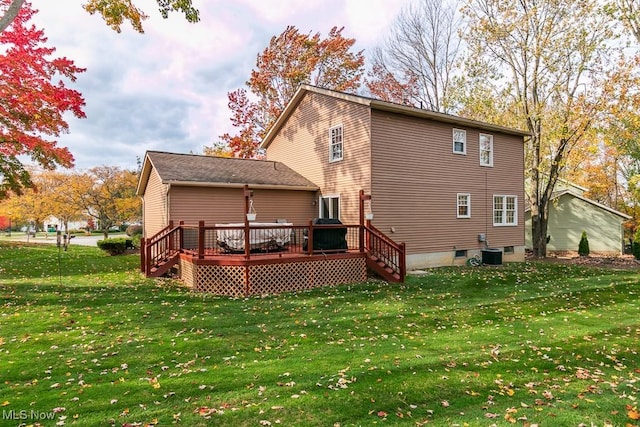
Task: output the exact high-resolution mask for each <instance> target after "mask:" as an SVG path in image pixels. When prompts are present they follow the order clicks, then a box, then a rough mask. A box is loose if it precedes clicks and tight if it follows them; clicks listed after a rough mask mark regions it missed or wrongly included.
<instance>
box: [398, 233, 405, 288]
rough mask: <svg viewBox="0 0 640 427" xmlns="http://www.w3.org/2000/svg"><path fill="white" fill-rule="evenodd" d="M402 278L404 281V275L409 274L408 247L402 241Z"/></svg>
mask: <svg viewBox="0 0 640 427" xmlns="http://www.w3.org/2000/svg"><path fill="white" fill-rule="evenodd" d="M400 250H401V252H400V255H399V257H400V280H401V281H403V282H404V277H405V276H406V274H407V247H406V245H405V244H404V242H400Z"/></svg>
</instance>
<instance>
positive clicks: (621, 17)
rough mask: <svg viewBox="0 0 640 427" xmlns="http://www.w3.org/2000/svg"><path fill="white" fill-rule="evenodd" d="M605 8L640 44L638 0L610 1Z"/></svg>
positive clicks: (639, 3) (639, 2) (639, 6)
mask: <svg viewBox="0 0 640 427" xmlns="http://www.w3.org/2000/svg"><path fill="white" fill-rule="evenodd" d="M605 8H606V9H605V10H607V11H608V12H609V13H610V14H611V16H613V17H614V18H615V19H617V20H618V21H620V22H621V23H622V24H623V25H624V26H625V28H626V29H627V30H628V31H629V32H630V33H631V35H632V36H633V37H634V38H635V39H636V41H638V42H640V0H610V1H608V2H607V3H605Z"/></svg>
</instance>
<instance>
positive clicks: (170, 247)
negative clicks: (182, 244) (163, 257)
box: [167, 219, 175, 252]
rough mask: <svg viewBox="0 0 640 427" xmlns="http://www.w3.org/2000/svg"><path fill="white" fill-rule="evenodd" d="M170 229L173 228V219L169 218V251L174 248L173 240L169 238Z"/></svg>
mask: <svg viewBox="0 0 640 427" xmlns="http://www.w3.org/2000/svg"><path fill="white" fill-rule="evenodd" d="M171 230H173V220H172V219H171V220H169V232H168V233H167V234H169V248H168V249H169V252H172V251H173V250H174V249H175V248H174V246H175V245H174V241H173V239H172V238H171Z"/></svg>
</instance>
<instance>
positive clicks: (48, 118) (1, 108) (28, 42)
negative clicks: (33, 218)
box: [0, 0, 85, 197]
mask: <svg viewBox="0 0 640 427" xmlns="http://www.w3.org/2000/svg"><path fill="white" fill-rule="evenodd" d="M0 4H3V5H5V6H6V5H7V4H8V0H0ZM34 13H35V12H34V10H33V9H31V6H30V4H29V3H25V4H24V6H23V7H22V8H21V9H20V11H19V13H18V14H17V16H16V18H15V19H14V20H13V21H12V24H11V25H10V26H9V27H8V28H7V30H5V31H4V32H2V33H1V34H0V43H1V44H2V45H3V52H2V54H0V197H4V196H5V195H6V194H7V192H9V191H12V192H15V193H20V192H21V191H22V189H23V188H25V187H29V186H31V178H30V175H29V172H28V170H27V169H26V168H25V167H24V165H23V164H22V159H23V156H27V157H30V158H31V160H33V161H34V162H35V163H37V164H39V165H40V166H42V167H43V168H46V169H52V168H55V167H56V166H58V165H59V166H65V167H70V166H72V165H73V157H72V155H71V153H70V152H69V150H68V149H67V148H65V147H59V146H57V142H56V141H55V138H56V137H58V136H60V134H61V133H63V132H67V131H68V129H69V126H68V124H67V122H66V121H65V117H64V116H65V114H67V113H71V114H73V115H74V116H76V117H79V118H82V117H85V114H84V112H83V111H82V107H83V106H84V100H83V98H82V96H81V94H80V93H79V92H77V91H75V90H72V89H69V88H67V87H66V85H65V83H64V82H63V81H62V79H63V78H64V79H66V80H67V81H71V82H73V81H75V79H76V74H78V73H81V72H83V71H84V69H82V68H78V67H76V66H75V65H74V63H73V61H71V60H69V59H67V58H51V55H52V54H53V53H54V51H55V49H54V48H50V47H46V46H44V44H45V43H46V41H47V39H46V37H45V36H44V32H43V31H42V30H39V29H36V28H35V27H34V26H29V25H28V22H29V20H30V19H31V17H32V16H33V14H34Z"/></svg>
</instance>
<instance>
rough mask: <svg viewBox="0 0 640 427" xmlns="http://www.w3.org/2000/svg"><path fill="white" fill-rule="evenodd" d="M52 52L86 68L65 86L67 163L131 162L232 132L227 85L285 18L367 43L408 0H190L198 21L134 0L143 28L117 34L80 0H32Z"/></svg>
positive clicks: (239, 80) (196, 148)
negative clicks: (70, 112) (71, 93)
mask: <svg viewBox="0 0 640 427" xmlns="http://www.w3.org/2000/svg"><path fill="white" fill-rule="evenodd" d="M31 2H32V5H33V8H34V9H37V10H39V13H37V14H36V15H35V16H34V19H33V21H32V22H34V23H35V24H36V26H38V27H40V28H44V30H45V35H46V36H47V37H48V38H49V42H48V45H49V46H52V47H55V48H56V49H57V50H56V56H66V57H68V58H69V59H72V60H74V61H75V63H76V65H78V66H80V67H84V68H86V69H87V71H86V72H84V73H82V74H80V75H79V78H78V80H77V82H76V83H75V84H73V85H72V86H71V87H73V88H74V89H76V90H78V91H80V92H81V93H82V94H83V96H84V98H85V101H86V104H87V105H86V107H85V112H86V114H87V118H86V119H81V120H79V119H75V118H74V117H73V116H69V118H68V121H69V125H70V133H69V134H65V135H62V136H61V137H60V139H59V144H60V145H62V146H66V147H69V149H70V150H71V152H72V153H73V155H74V157H75V159H76V169H79V170H83V169H87V168H91V167H94V166H99V165H108V166H119V167H122V168H135V166H136V159H137V158H138V157H139V158H143V156H144V153H145V151H146V150H163V151H171V152H179V153H189V152H193V153H201V152H202V148H203V147H204V146H205V145H212V143H213V142H215V141H217V140H218V136H219V135H222V134H223V133H225V132H232V131H233V128H232V127H231V125H230V122H229V117H230V112H229V109H228V107H227V92H229V91H232V90H235V89H237V88H239V87H242V86H243V85H244V82H245V81H246V80H247V79H248V78H249V75H250V72H251V70H252V69H253V68H254V66H255V60H256V56H257V54H258V53H259V52H261V51H262V50H263V49H264V48H265V47H266V46H267V44H268V43H269V40H270V38H271V37H272V36H274V35H278V34H280V33H281V32H282V31H284V29H285V28H286V26H287V25H294V26H296V27H297V28H298V29H299V30H300V32H303V33H309V32H313V33H315V32H320V33H321V35H322V36H326V34H327V33H328V31H329V30H330V29H331V27H333V26H338V27H341V26H344V27H345V30H344V31H343V35H345V36H347V37H353V38H355V39H356V40H357V42H356V45H355V50H361V49H364V50H365V56H366V55H367V52H369V51H370V50H372V49H373V47H375V46H376V45H377V44H378V43H379V42H380V41H381V39H382V37H383V36H384V34H385V33H386V31H387V29H388V27H389V26H390V25H391V24H392V22H393V20H394V18H395V16H396V15H397V13H398V12H399V11H400V10H401V8H402V7H403V6H405V5H407V4H408V3H409V2H410V0H304V1H300V0H231V1H229V0H193V3H194V5H195V6H196V7H197V8H198V9H199V10H200V14H201V21H200V22H199V23H197V24H189V23H187V22H186V20H184V18H182V17H181V16H180V15H178V14H174V15H171V16H170V17H169V19H167V20H164V19H162V18H161V16H160V14H159V13H158V11H157V3H156V2H155V0H135V3H136V4H137V5H138V6H139V7H141V8H142V9H143V10H144V11H145V12H146V13H147V15H149V16H150V17H149V19H148V20H147V21H145V24H144V26H145V34H138V33H137V32H135V31H134V30H133V29H132V28H131V27H130V26H129V25H128V24H125V27H123V31H122V33H120V34H118V33H116V32H115V31H113V30H111V29H110V28H108V27H107V26H106V25H105V24H104V22H103V21H102V19H101V18H100V17H98V16H91V15H89V14H88V13H86V12H85V11H84V10H83V9H82V7H81V4H82V3H84V1H83V0H55V1H53V0H31Z"/></svg>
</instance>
